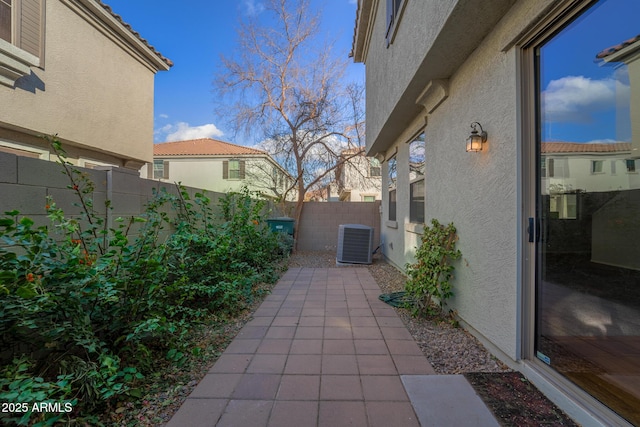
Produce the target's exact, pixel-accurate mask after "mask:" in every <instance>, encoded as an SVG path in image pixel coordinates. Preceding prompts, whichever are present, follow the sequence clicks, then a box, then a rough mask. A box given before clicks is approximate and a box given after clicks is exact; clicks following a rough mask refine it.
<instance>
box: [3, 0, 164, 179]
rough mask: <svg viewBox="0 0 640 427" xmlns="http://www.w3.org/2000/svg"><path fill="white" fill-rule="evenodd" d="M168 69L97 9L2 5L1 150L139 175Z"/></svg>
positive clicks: (53, 2) (94, 4)
mask: <svg viewBox="0 0 640 427" xmlns="http://www.w3.org/2000/svg"><path fill="white" fill-rule="evenodd" d="M171 66H172V63H171V61H170V60H169V59H167V58H165V57H163V56H162V55H161V54H160V53H158V52H157V51H156V50H155V49H154V48H153V47H152V46H151V45H149V43H147V41H146V40H144V39H143V38H142V37H141V36H140V35H139V34H138V33H136V32H135V31H133V30H132V29H131V27H130V26H129V25H127V24H125V23H124V22H123V21H122V19H121V18H120V17H119V16H118V15H116V14H114V13H113V12H112V10H111V9H110V8H109V6H107V5H105V4H103V3H101V2H100V1H98V0H14V1H7V0H0V150H1V151H6V152H11V153H15V154H18V155H24V156H31V157H38V158H41V159H47V160H49V159H51V160H55V159H54V157H53V156H52V154H51V151H50V149H49V147H48V145H47V143H46V142H45V141H44V140H43V139H42V138H40V136H41V135H50V134H57V135H58V137H59V138H60V140H61V141H62V142H63V146H64V148H65V149H66V151H67V153H68V155H69V161H71V162H73V163H75V164H77V165H80V166H86V167H92V166H96V165H113V166H121V167H125V168H129V169H135V170H138V169H140V167H141V166H142V165H143V164H144V163H146V162H149V161H151V160H152V156H153V90H154V89H153V88H154V78H155V74H156V73H157V72H158V71H163V70H164V71H166V70H168V69H169V68H170V67H171Z"/></svg>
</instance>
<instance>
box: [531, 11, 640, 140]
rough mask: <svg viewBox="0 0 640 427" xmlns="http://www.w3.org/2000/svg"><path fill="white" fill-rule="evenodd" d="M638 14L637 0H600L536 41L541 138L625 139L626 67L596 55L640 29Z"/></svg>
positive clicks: (627, 128) (627, 125)
mask: <svg viewBox="0 0 640 427" xmlns="http://www.w3.org/2000/svg"><path fill="white" fill-rule="evenodd" d="M638 16H640V1H638V0H615V1H600V2H599V3H598V4H597V6H596V7H594V8H592V9H590V11H589V12H588V13H585V14H584V15H582V16H581V17H580V18H579V19H577V20H576V21H574V22H573V23H572V24H571V25H569V26H568V27H567V28H565V29H564V30H563V31H561V32H560V33H559V34H558V35H557V36H556V37H554V38H552V39H551V40H550V41H549V42H548V43H547V44H546V45H544V46H542V48H541V49H540V86H541V88H542V89H543V94H542V97H543V101H542V107H543V108H542V113H543V117H544V119H543V124H542V138H543V141H567V142H584V143H610V142H629V141H630V140H631V121H630V112H629V105H630V95H631V86H630V82H629V73H628V67H627V66H626V65H625V64H623V63H620V62H618V63H609V64H606V63H603V62H602V61H598V60H596V55H597V54H598V53H599V52H601V51H603V50H604V49H607V48H609V47H611V46H615V45H618V44H620V43H622V42H623V41H625V40H629V39H631V38H634V37H636V36H637V35H638V34H640V25H639V24H638ZM635 90H638V89H635Z"/></svg>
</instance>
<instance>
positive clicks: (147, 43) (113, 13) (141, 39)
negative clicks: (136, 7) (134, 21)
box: [96, 0, 173, 67]
mask: <svg viewBox="0 0 640 427" xmlns="http://www.w3.org/2000/svg"><path fill="white" fill-rule="evenodd" d="M96 2H97V3H98V4H99V5H100V6H102V8H103V9H104V10H106V11H107V12H109V13H110V14H111V15H112V16H113V17H114V18H116V20H117V21H118V22H120V23H121V24H122V25H124V27H125V28H126V29H127V30H129V32H131V34H133V35H134V36H136V37H137V38H138V40H140V41H141V42H142V43H144V45H145V46H147V47H148V48H149V49H151V51H152V52H153V53H155V54H156V55H157V56H158V58H160V59H161V60H162V62H164V63H165V64H167V65H168V66H169V67H173V61H172V60H170V59H169V58H167V57H165V56H163V55H162V54H161V53H160V52H158V51H157V50H156V48H155V47H153V46H151V44H149V42H148V41H147V40H146V39H144V38H142V36H141V35H140V33H138V32H137V31H135V30H134V29H133V28H131V25H129V24H127V23H126V22H124V21H123V20H122V17H121V16H120V15H118V14H117V13H115V12H114V11H113V9H111V6H109V5H108V4H106V3H103V2H102V1H101V0H96Z"/></svg>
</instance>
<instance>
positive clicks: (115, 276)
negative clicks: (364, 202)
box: [0, 138, 288, 425]
mask: <svg viewBox="0 0 640 427" xmlns="http://www.w3.org/2000/svg"><path fill="white" fill-rule="evenodd" d="M50 142H51V144H52V147H53V148H54V150H56V151H57V154H58V157H59V160H60V163H61V165H62V167H63V171H64V172H65V173H66V174H67V175H68V177H69V179H70V182H71V184H70V185H69V188H71V189H72V190H74V192H75V194H76V196H77V197H78V200H79V202H78V203H77V206H79V207H80V208H81V212H82V214H81V215H80V217H69V216H67V215H65V213H64V212H63V211H62V209H60V208H58V207H57V206H56V204H55V202H54V200H53V199H51V198H48V199H47V200H46V205H45V209H46V213H47V216H48V218H49V220H50V222H51V224H52V226H49V227H44V226H41V227H36V226H35V223H34V221H33V220H32V219H30V218H27V217H20V216H19V215H20V212H18V211H16V210H13V211H8V212H5V216H4V217H2V218H0V240H1V242H0V243H1V244H0V335H2V337H3V348H2V349H3V351H2V352H1V354H0V366H2V367H3V368H0V400H4V401H7V400H9V401H10V400H14V401H15V400H16V399H18V398H20V399H25V400H24V401H25V402H30V401H65V400H67V401H74V402H75V403H74V405H77V406H78V408H77V410H75V409H74V411H73V416H79V415H78V414H82V415H81V416H83V417H84V416H85V415H86V414H90V413H92V412H94V413H95V411H98V412H99V411H100V410H101V409H104V408H105V407H108V406H109V405H112V404H113V403H114V400H122V399H136V398H139V397H141V396H142V390H143V388H142V386H143V384H141V381H142V380H143V378H144V377H143V375H142V373H143V372H144V373H152V372H154V370H157V369H159V368H160V367H161V366H163V367H164V366H166V363H171V364H174V365H180V364H182V363H185V361H186V360H187V359H188V358H189V357H192V356H197V355H199V354H200V351H201V349H200V348H199V347H197V346H194V345H193V344H190V339H191V338H192V337H191V336H190V331H191V329H192V326H193V325H194V324H197V323H198V322H202V319H203V318H207V317H209V318H210V317H215V318H216V319H222V318H225V317H227V316H233V315H234V314H236V313H238V312H239V311H240V310H242V309H244V308H245V307H246V306H247V304H249V303H250V302H251V300H252V299H253V298H254V296H255V294H256V288H257V286H256V285H258V284H259V283H260V282H264V281H272V280H274V279H275V278H276V277H277V275H276V272H275V270H274V267H273V261H274V260H276V259H278V258H279V257H282V256H285V254H286V252H285V250H284V249H283V248H284V247H285V246H286V245H287V243H288V242H285V241H283V240H282V239H281V233H272V232H271V230H270V229H269V228H268V227H266V226H265V220H264V218H263V212H264V201H262V200H256V199H255V197H256V195H255V194H252V193H250V192H249V191H248V190H247V189H243V190H242V191H241V192H238V193H229V194H228V195H226V196H225V197H224V198H223V199H222V201H221V202H220V203H219V206H216V207H214V206H212V203H211V199H210V198H209V197H207V196H206V195H205V193H196V194H195V195H194V196H193V198H190V196H189V193H188V192H187V191H186V189H184V188H183V187H179V188H178V191H177V192H176V194H175V195H173V194H170V193H169V192H167V191H159V192H157V193H156V194H155V197H154V198H153V199H152V200H151V201H150V202H149V204H148V206H147V208H146V211H145V212H144V214H143V215H140V216H138V217H131V218H118V219H116V220H115V221H114V227H113V228H111V227H108V226H107V225H106V221H105V220H104V218H103V217H102V216H100V215H97V214H96V213H95V211H94V209H93V208H94V205H93V201H92V200H91V198H90V197H91V196H92V191H93V184H92V183H91V182H90V181H89V179H88V177H87V176H86V175H84V174H83V173H81V172H80V171H79V170H77V169H76V168H75V167H74V166H73V165H71V164H70V163H68V162H66V160H65V154H64V152H63V151H62V148H61V146H60V144H59V142H58V141H57V140H56V139H55V138H54V139H53V140H52V141H50ZM105 207H106V208H107V209H110V207H111V205H110V202H109V201H107V202H106V203H105ZM161 236H162V237H161ZM5 344H6V345H5ZM30 357H37V360H31V359H30ZM163 364H164V365H163ZM123 366H124V367H123ZM9 397H11V398H12V399H9ZM14 398H15V399H14ZM73 399H77V400H73ZM21 417H23V418H24V420H19V419H15V420H13V419H12V420H11V421H12V422H23V423H24V424H27V423H28V424H35V425H38V423H44V424H42V425H46V424H47V423H49V424H50V423H54V422H56V420H55V419H54V418H41V417H44V416H43V415H37V414H36V415H34V416H33V417H32V416H30V415H29V414H26V415H23V414H21ZM3 421H4V420H3Z"/></svg>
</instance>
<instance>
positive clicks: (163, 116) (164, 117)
mask: <svg viewBox="0 0 640 427" xmlns="http://www.w3.org/2000/svg"><path fill="white" fill-rule="evenodd" d="M158 117H160V118H161V119H168V118H169V115H168V114H160V115H159V116H158Z"/></svg>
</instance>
